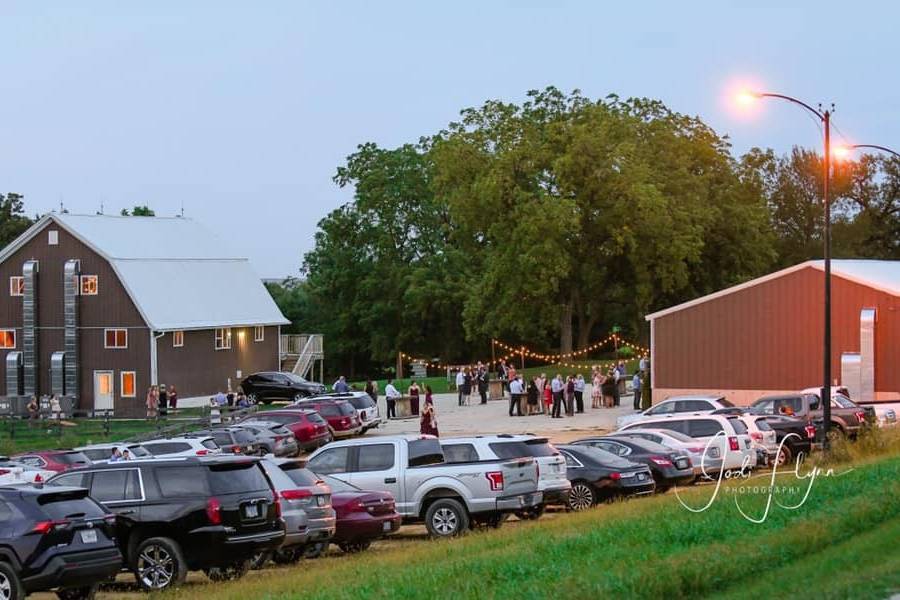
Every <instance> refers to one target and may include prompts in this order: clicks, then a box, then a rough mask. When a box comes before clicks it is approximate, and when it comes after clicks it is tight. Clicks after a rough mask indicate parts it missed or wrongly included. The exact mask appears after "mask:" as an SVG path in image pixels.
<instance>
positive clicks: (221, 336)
mask: <svg viewBox="0 0 900 600" xmlns="http://www.w3.org/2000/svg"><path fill="white" fill-rule="evenodd" d="M230 349H231V328H229V327H224V328H220V329H216V350H230Z"/></svg>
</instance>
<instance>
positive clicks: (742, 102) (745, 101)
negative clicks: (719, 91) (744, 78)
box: [735, 90, 759, 107]
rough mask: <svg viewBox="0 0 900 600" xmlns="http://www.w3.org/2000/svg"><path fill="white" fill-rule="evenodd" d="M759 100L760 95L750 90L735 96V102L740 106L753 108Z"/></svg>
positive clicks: (742, 91)
mask: <svg viewBox="0 0 900 600" xmlns="http://www.w3.org/2000/svg"><path fill="white" fill-rule="evenodd" d="M758 99H759V93H757V92H751V91H750V90H741V91H739V92H738V93H737V95H736V96H735V101H736V102H737V104H738V106H744V107H748V106H753V105H754V104H755V103H756V101H757V100H758Z"/></svg>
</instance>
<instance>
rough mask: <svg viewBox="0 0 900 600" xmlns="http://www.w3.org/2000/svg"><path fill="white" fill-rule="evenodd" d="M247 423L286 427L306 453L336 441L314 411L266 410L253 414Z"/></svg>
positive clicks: (323, 421)
mask: <svg viewBox="0 0 900 600" xmlns="http://www.w3.org/2000/svg"><path fill="white" fill-rule="evenodd" d="M245 421H268V422H271V423H280V424H282V425H284V426H285V427H287V428H288V429H289V430H290V432H291V433H293V434H294V437H295V438H297V446H298V447H299V448H300V449H301V450H302V451H304V452H305V451H308V450H315V449H316V448H318V447H319V446H324V445H325V444H327V443H328V442H330V441H331V440H332V439H334V438H333V437H332V435H331V431H330V430H329V429H328V423H327V422H326V421H325V419H323V418H322V416H321V415H320V414H319V413H317V412H316V411H314V410H312V409H310V410H264V411H260V412H258V413H253V415H252V416H250V417H248V418H247V419H245Z"/></svg>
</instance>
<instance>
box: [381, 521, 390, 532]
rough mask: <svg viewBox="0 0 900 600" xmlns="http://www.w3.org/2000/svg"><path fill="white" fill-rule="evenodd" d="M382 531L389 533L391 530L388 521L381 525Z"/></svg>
mask: <svg viewBox="0 0 900 600" xmlns="http://www.w3.org/2000/svg"><path fill="white" fill-rule="evenodd" d="M382 529H383V530H384V531H390V530H391V529H392V525H391V522H390V521H385V522H384V525H382Z"/></svg>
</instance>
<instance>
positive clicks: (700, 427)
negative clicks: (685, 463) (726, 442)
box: [687, 419, 736, 438]
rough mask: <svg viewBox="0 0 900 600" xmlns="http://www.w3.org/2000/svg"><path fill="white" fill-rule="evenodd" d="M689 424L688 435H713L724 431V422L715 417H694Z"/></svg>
mask: <svg viewBox="0 0 900 600" xmlns="http://www.w3.org/2000/svg"><path fill="white" fill-rule="evenodd" d="M735 420H736V419H732V421H735ZM687 426H688V435H689V436H691V437H693V438H701V437H712V436H714V435H716V434H717V433H719V432H720V431H722V424H721V423H720V422H719V421H716V420H715V419H694V420H691V421H687Z"/></svg>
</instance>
